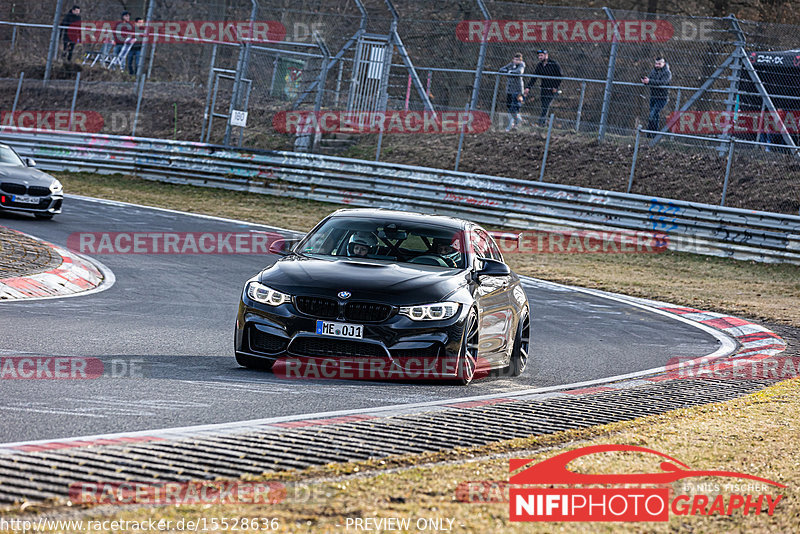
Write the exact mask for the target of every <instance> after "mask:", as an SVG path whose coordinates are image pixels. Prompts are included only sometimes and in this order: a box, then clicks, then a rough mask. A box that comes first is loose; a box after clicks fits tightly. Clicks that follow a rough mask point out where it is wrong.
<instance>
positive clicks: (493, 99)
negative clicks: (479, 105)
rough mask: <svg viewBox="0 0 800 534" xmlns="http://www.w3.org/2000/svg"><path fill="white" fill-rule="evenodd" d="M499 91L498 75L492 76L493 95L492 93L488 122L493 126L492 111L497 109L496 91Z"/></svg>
mask: <svg viewBox="0 0 800 534" xmlns="http://www.w3.org/2000/svg"><path fill="white" fill-rule="evenodd" d="M499 89H500V75H499V74H495V76H494V93H492V111H491V113H490V114H489V122H491V123H492V126H494V110H495V109H496V107H497V91H498V90H499Z"/></svg>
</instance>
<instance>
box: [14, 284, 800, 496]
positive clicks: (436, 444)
mask: <svg viewBox="0 0 800 534" xmlns="http://www.w3.org/2000/svg"><path fill="white" fill-rule="evenodd" d="M532 282H533V281H532V280H530V279H529V280H528V283H532ZM540 283H544V282H540ZM581 291H586V292H594V293H602V292H596V291H593V290H581ZM605 295H606V296H608V298H616V299H622V300H627V301H629V302H631V303H632V304H634V305H637V306H642V307H649V308H651V309H653V311H654V312H656V313H662V314H664V313H668V314H672V315H674V316H675V318H676V319H677V320H683V321H690V322H693V323H695V324H696V326H697V327H698V328H703V329H710V328H713V329H714V330H715V332H716V333H717V335H718V337H719V338H720V339H721V340H722V341H723V342H722V347H721V349H720V350H717V351H716V352H715V353H714V355H713V356H712V357H713V358H716V359H717V361H719V362H723V364H724V365H725V366H736V365H747V364H750V363H752V362H758V361H762V360H764V359H765V358H769V357H772V356H774V355H776V354H778V353H780V352H782V351H783V350H785V348H786V344H785V343H784V342H783V340H782V339H781V338H780V337H778V336H777V335H776V334H774V333H773V332H771V331H769V330H768V329H766V328H764V327H762V326H760V325H756V324H753V323H750V322H748V321H745V320H743V319H739V318H736V317H730V316H726V315H723V314H718V313H711V312H702V311H700V310H695V309H691V308H676V307H670V306H669V305H667V304H665V303H659V302H655V301H647V300H644V299H635V298H632V297H624V296H621V295H611V294H605ZM676 376H677V375H676V374H675V373H674V369H672V370H670V369H663V368H662V369H653V370H650V371H649V372H647V371H645V372H641V373H633V374H631V375H627V376H624V377H623V376H621V377H612V378H610V379H606V380H604V381H600V380H598V381H595V382H591V383H584V384H573V385H572V386H571V388H570V387H569V386H564V387H562V388H560V389H559V388H549V389H547V390H544V389H539V390H527V391H517V392H513V393H507V394H503V395H500V394H495V395H486V396H480V397H471V398H463V399H460V400H456V401H453V400H449V401H436V402H431V403H423V404H419V405H400V406H387V407H380V408H372V409H362V410H352V411H347V412H335V413H334V412H330V413H325V414H314V415H304V416H291V417H280V418H274V419H264V420H257V421H244V422H240V423H227V424H220V425H207V426H202V427H186V428H176V429H165V430H154V431H147V432H130V433H124V434H116V435H103V436H91V437H84V438H74V439H65V440H55V441H40V442H27V443H15V444H13V443H11V444H3V445H0V503H3V504H12V503H16V502H21V501H43V500H47V499H64V498H66V497H67V496H68V495H69V488H70V485H72V484H75V483H81V482H84V483H97V482H103V483H112V484H113V483H123V482H138V483H140V484H142V483H143V484H159V483H165V482H185V481H189V480H210V479H214V478H226V479H230V478H237V477H240V476H242V475H246V474H249V475H262V474H263V475H266V476H267V477H268V476H269V473H270V472H278V471H285V470H292V469H303V468H306V467H311V466H317V465H324V464H328V463H331V462H349V461H358V460H368V459H379V458H386V457H388V456H392V455H398V454H416V453H424V452H436V451H445V450H450V449H452V448H454V447H471V446H480V445H486V444H490V443H494V442H498V441H502V440H507V439H512V438H523V437H531V436H538V435H546V434H552V433H555V432H559V431H562V430H570V429H580V428H588V427H591V426H595V425H601V424H605V423H611V422H616V421H625V420H630V419H634V418H636V417H642V416H646V415H655V414H660V413H664V412H667V411H670V410H675V409H678V408H686V407H692V406H698V405H702V404H707V403H712V402H721V401H727V400H731V399H735V398H737V397H741V396H743V395H747V394H749V393H753V392H756V391H758V390H761V389H763V388H765V387H767V386H769V385H771V384H773V383H775V382H777V381H779V378H775V379H771V378H770V379H755V380H754V379H737V380H731V379H717V378H710V377H709V378H702V377H700V376H697V375H695V376H693V377H692V378H690V379H676ZM732 376H733V375H732Z"/></svg>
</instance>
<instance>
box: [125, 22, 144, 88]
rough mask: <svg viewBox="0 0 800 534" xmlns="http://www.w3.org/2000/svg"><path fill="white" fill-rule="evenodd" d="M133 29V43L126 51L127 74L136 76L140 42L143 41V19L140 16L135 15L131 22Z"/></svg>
mask: <svg viewBox="0 0 800 534" xmlns="http://www.w3.org/2000/svg"><path fill="white" fill-rule="evenodd" d="M133 29H134V35H133V37H134V39H136V40H135V41H134V42H133V45H132V46H131V51H130V52H128V58H127V64H128V65H127V66H128V74H130V75H131V76H136V73H138V72H139V59H140V57H141V55H142V43H143V42H144V34H145V32H144V19H143V18H142V17H136V21H135V22H134V23H133Z"/></svg>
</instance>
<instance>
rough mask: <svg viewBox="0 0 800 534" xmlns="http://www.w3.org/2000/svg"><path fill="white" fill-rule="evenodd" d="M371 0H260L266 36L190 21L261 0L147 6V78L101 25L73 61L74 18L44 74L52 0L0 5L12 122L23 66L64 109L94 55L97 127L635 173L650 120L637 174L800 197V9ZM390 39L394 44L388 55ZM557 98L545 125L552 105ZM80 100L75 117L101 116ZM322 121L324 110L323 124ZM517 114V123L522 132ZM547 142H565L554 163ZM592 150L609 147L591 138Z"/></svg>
mask: <svg viewBox="0 0 800 534" xmlns="http://www.w3.org/2000/svg"><path fill="white" fill-rule="evenodd" d="M550 3H553V2H550ZM80 4H81V8H82V10H81V16H82V19H83V21H84V22H91V23H94V24H96V25H101V24H102V23H104V22H108V23H109V24H114V23H116V22H117V21H118V20H119V18H120V14H121V13H120V12H121V8H120V4H119V3H118V2H112V1H110V0H89V1H88V2H80ZM363 4H364V11H363V12H362V11H361V10H360V9H359V6H358V5H357V4H356V2H354V1H353V0H328V1H321V0H294V1H290V0H258V2H257V5H256V8H257V9H256V11H255V20H256V21H257V22H264V23H265V24H266V26H265V27H267V28H269V32H268V33H269V37H270V38H269V39H261V40H250V41H249V43H250V44H249V45H248V46H247V50H245V47H244V44H243V43H244V42H245V41H248V38H246V37H244V38H240V37H241V36H239V35H237V34H236V31H234V32H233V33H228V34H226V33H225V31H224V27H223V26H224V25H223V26H220V25H219V24H217V26H216V28H217V32H216V33H214V34H213V36H212V37H214V38H212V39H203V38H202V37H203V36H202V35H200V34H198V35H197V36H196V38H192V32H191V31H189V30H191V29H192V28H194V30H195V31H196V32H197V31H198V30H199V28H200V25H201V24H203V23H220V22H225V23H226V24H236V23H244V24H245V26H246V24H247V23H248V21H249V20H250V18H251V17H252V16H253V2H251V1H250V0H224V1H223V0H213V1H208V2H201V3H193V4H191V5H190V6H188V5H187V4H186V3H180V2H163V1H159V0H156V1H155V3H154V4H153V9H152V12H151V18H152V21H153V22H154V23H155V26H154V28H155V29H154V30H153V33H155V34H157V36H156V37H155V38H154V39H153V42H148V43H147V44H146V45H145V47H146V48H144V49H143V53H144V54H143V57H142V60H141V63H140V69H138V73H137V76H136V77H134V76H132V75H130V74H128V65H127V64H123V65H117V66H116V67H113V66H112V68H109V60H110V59H109V57H110V56H112V55H113V54H110V53H109V48H110V45H108V44H106V43H103V42H102V39H101V40H98V39H88V38H86V39H81V42H79V43H77V44H76V46H75V49H74V52H73V58H72V61H70V62H68V61H65V58H64V57H63V55H62V54H61V51H62V47H63V40H62V37H61V35H59V36H58V39H57V42H56V48H57V50H56V54H55V61H54V63H53V66H52V69H51V72H50V81H49V82H48V83H47V84H44V83H43V78H44V77H45V70H46V69H45V65H46V63H47V58H48V52H49V47H50V39H51V34H52V22H53V18H54V12H53V10H54V3H53V2H49V1H44V0H31V1H30V2H27V3H25V4H24V5H23V4H19V5H17V4H16V3H14V9H13V10H11V9H9V8H8V6H4V7H3V8H2V9H1V10H0V19H3V20H0V48H2V50H0V91H2V101H3V105H2V110H0V111H2V112H3V113H4V115H3V117H4V118H5V120H6V121H7V123H9V121H10V124H11V125H19V121H18V120H17V119H15V118H14V115H13V114H10V111H11V109H12V107H13V101H14V97H15V95H16V90H17V85H18V84H17V82H18V80H19V77H20V73H21V72H23V71H24V73H25V75H24V76H25V78H24V82H23V84H22V86H21V91H20V96H19V98H18V102H17V106H16V108H15V111H16V112H17V115H19V113H20V112H29V114H28V115H25V120H26V121H31V120H32V121H33V123H32V124H37V121H38V123H39V124H50V123H52V124H57V125H58V127H59V128H62V127H63V126H64V124H63V123H62V122H59V121H56V120H55V118H54V117H55V115H53V114H54V113H60V112H65V111H66V112H68V111H69V110H70V109H71V108H72V100H73V94H74V89H75V83H74V82H75V80H76V77H77V75H78V73H80V75H81V81H80V86H79V87H78V92H77V95H76V97H75V110H76V111H77V112H88V111H91V112H93V113H96V114H98V115H99V116H100V117H101V120H100V121H98V120H96V119H95V120H93V121H90V123H91V125H92V127H93V128H98V127H99V130H98V131H99V132H101V133H113V134H123V135H129V134H131V133H133V131H134V130H133V125H134V123H135V124H136V131H135V133H136V135H143V136H156V137H167V138H177V139H183V140H204V141H206V140H207V141H209V142H212V143H228V144H231V145H237V144H239V143H241V144H242V145H244V146H249V147H257V148H265V149H282V150H321V151H328V152H331V153H337V154H341V155H345V156H352V157H363V158H368V159H373V158H375V157H376V156H377V157H379V158H381V159H384V160H388V161H398V162H402V163H412V164H421V165H434V166H440V167H447V168H453V167H455V165H456V161H459V160H460V164H461V165H462V169H463V170H473V171H476V172H484V173H490V174H491V173H506V174H509V175H513V176H516V177H522V178H526V179H530V180H536V179H538V178H539V177H540V176H542V177H543V178H544V179H546V180H555V179H558V180H562V181H564V182H568V183H572V184H576V185H586V186H589V187H601V188H608V189H613V190H620V191H625V190H627V189H628V182H629V179H628V178H629V172H630V166H631V164H632V163H633V157H634V152H635V150H634V145H635V139H636V132H637V128H638V127H641V128H643V129H644V130H645V131H644V132H642V134H641V136H640V140H639V152H638V154H637V161H636V165H635V168H634V172H633V176H634V179H633V181H632V183H631V185H630V188H631V192H635V193H642V194H649V195H662V196H667V197H672V198H681V199H686V200H698V201H705V202H711V203H719V202H721V201H723V198H722V196H723V190H724V191H725V199H724V201H725V203H726V204H728V205H734V206H738V207H747V208H752V209H768V210H776V211H783V212H788V213H797V212H798V210H800V199H798V189H799V188H798V187H797V183H798V182H797V178H798V176H797V174H798V171H797V170H796V169H797V163H796V161H797V159H796V157H795V156H796V154H797V151H796V150H795V149H794V148H793V147H792V146H791V143H793V142H794V143H797V142H800V89H798V88H800V51H794V53H793V52H792V50H793V49H795V48H797V47H798V44H797V34H798V31H797V26H790V25H782V24H774V23H763V22H752V21H747V20H736V19H733V18H730V17H729V18H710V17H689V16H678V15H668V14H648V13H641V12H636V11H625V10H619V9H614V10H607V9H603V8H601V7H563V6H554V5H547V6H543V5H531V4H526V3H522V2H486V6H487V8H488V9H489V20H488V21H484V20H483V19H484V16H483V14H482V12H481V10H480V9H479V6H478V3H477V2H476V1H474V0H470V1H466V2H463V1H455V0H453V1H443V2H423V1H417V0H406V1H402V2H401V1H400V0H398V1H397V2H395V4H396V5H395V7H396V10H397V18H396V19H394V18H393V16H392V12H391V11H390V10H389V9H387V5H386V3H385V2H384V1H383V0H368V1H364V2H363ZM125 5H126V6H127V9H128V10H129V11H131V14H132V17H133V18H135V17H137V16H142V17H144V16H146V14H147V13H148V8H149V3H148V2H146V1H145V0H138V1H132V2H127V3H126V4H125ZM69 7H71V2H65V3H64V9H65V10H66V9H68V8H69ZM64 14H65V13H60V14H58V18H59V20H60V19H61V18H62V17H63V15H64ZM166 22H173V23H179V24H178V25H177V26H175V27H172V28H171V27H168V26H165V25H164V24H165V23H166ZM212 26H213V24H212ZM393 28H395V29H396V34H393V33H392V29H393ZM239 29H240V30H241V26H240V27H239ZM242 31H244V30H242ZM275 32H277V33H275ZM175 34H177V35H182V36H183V37H187V36H188V37H189V38H188V39H178V38H175ZM170 36H172V37H170ZM107 37H108V35H106V38H107ZM198 38H199V40H198ZM484 40H485V41H486V42H485V44H483V41H484ZM324 48H327V50H328V52H329V54H330V57H329V58H328V61H327V62H326V61H325V59H324V55H325V52H324ZM543 49H546V50H547V51H548V62H550V63H553V62H556V63H558V65H559V66H560V70H561V76H560V77H559V78H558V80H557V81H558V82H559V83H558V84H557V85H558V87H557V89H556V91H555V92H553V91H552V89H550V86H549V85H548V86H547V87H545V89H547V91H549V93H548V92H547V91H544V90H543V89H542V86H543V84H544V83H545V82H547V80H552V78H547V77H542V76H539V77H538V78H537V77H535V76H534V72H535V71H536V68H537V65H538V64H539V63H540V59H539V57H538V54H537V52H538V51H539V50H543ZM382 50H383V51H382ZM384 52H388V53H389V54H390V56H391V58H390V59H391V61H390V63H387V64H386V65H384V62H385V61H389V57H388V56H387V55H385V54H384ZM740 52H742V54H740ZM517 53H521V54H522V56H523V60H524V62H525V72H524V75H523V84H524V86H528V85H529V84H531V82H533V81H536V84H535V85H532V86H531V89H530V91H529V92H528V94H527V95H526V96H525V98H524V101H523V102H522V104H521V108H520V114H521V119H522V121H521V123H517V122H514V123H512V122H511V121H510V117H511V116H510V115H509V113H508V111H509V108H508V104H509V102H508V99H507V90H506V89H507V82H508V80H509V79H510V78H511V77H512V76H511V75H509V74H507V73H503V72H500V69H501V68H502V67H503V66H505V65H507V64H508V63H509V62H510V61H511V59H512V57H513V56H514V55H515V54H517ZM657 56H663V57H664V58H665V59H666V62H667V63H668V65H669V68H670V70H671V73H672V79H671V81H670V82H669V84H668V87H666V88H664V90H663V91H662V94H663V95H665V98H663V100H665V102H664V105H663V109H661V110H656V111H658V112H657V113H654V110H653V102H652V97H653V95H654V94H656V93H657V91H655V89H654V87H653V86H652V85H651V84H647V85H646V84H644V83H643V81H642V78H643V77H645V76H650V75H651V71H652V70H653V68H654V60H655V58H656V57H657ZM481 64H482V69H481V71H480V72H478V66H479V65H481ZM748 64H750V65H752V69H753V71H754V72H756V73H757V74H758V75H759V79H758V80H754V79H753V78H752V76H751V75H750V74H749V71H750V68H749V67H748ZM412 66H413V68H411V67H412ZM120 67H121V68H120ZM386 68H388V69H389V70H388V71H387V70H385V69H386ZM142 82H144V83H143V84H142ZM648 85H650V86H648ZM764 91H765V92H767V93H768V94H769V95H771V98H770V99H766V98H764V95H763V94H762V92H764ZM543 94H544V95H547V96H548V98H546V99H543V98H542V96H543ZM139 95H141V98H139ZM473 103H474V107H472V108H471V109H472V111H473V112H474V113H476V114H483V115H481V116H479V115H474V116H471V117H470V118H469V121H473V120H475V117H478V119H479V120H478V122H480V121H481V120H483V119H482V118H481V117H484V116H485V117H486V119H487V122H486V123H485V124H484V123H482V124H483V125H484V126H487V125H488V126H487V127H486V128H483V127H482V128H478V129H477V130H471V129H470V128H469V127H464V128H462V127H461V126H460V125H461V124H462V123H461V122H458V120H456V121H455V122H452V121H451V122H447V123H446V124H449V128H442V127H438V128H431V129H430V131H420V130H419V129H418V128H416V129H415V127H410V126H409V125H412V126H413V124H412V123H414V121H413V120H411V119H409V118H408V117H409V114H412V118H413V117H417V119H418V120H419V121H422V122H423V123H424V120H425V111H426V110H427V109H428V106H429V105H430V106H432V109H433V110H435V112H436V114H437V117H439V118H440V119H441V118H442V117H444V118H445V119H444V120H445V121H447V120H449V119H451V118H453V117H458V115H453V114H454V113H461V112H464V110H465V107H468V106H471V105H472V104H473ZM543 103H544V104H548V106H544V109H545V110H546V113H545V114H544V115H545V117H542V115H543V113H542V110H543V106H542V104H543ZM512 104H513V102H512ZM384 107H385V109H386V111H387V114H386V117H382V118H380V121H383V122H381V124H384V125H389V124H390V121H391V120H395V119H397V120H396V125H400V127H399V128H395V127H391V128H390V127H389V126H386V128H385V133H384V135H378V134H377V133H376V130H375V129H374V128H373V129H369V128H368V129H366V130H364V131H358V130H356V131H352V129H351V130H347V133H343V132H342V131H341V130H342V128H341V126H342V125H343V124H344V123H343V122H341V121H340V122H338V123H337V125H338V126H337V128H338V129H337V128H333V129H331V130H330V131H327V130H325V128H321V127H318V124H317V123H315V122H314V121H313V120H312V121H311V123H309V122H307V121H309V120H311V119H309V115H308V114H309V113H311V114H312V116H313V114H314V113H316V115H315V116H316V117H317V118H318V117H319V114H320V113H345V114H346V113H350V112H365V111H370V112H382V111H383V109H384ZM512 109H513V106H512ZM234 110H237V111H246V112H247V114H248V115H247V121H246V126H245V127H241V126H232V127H231V126H229V124H228V123H229V116H230V114H231V112H232V111H234ZM773 110H774V111H773ZM31 113H33V115H31ZM48 113H50V115H48ZM292 113H294V114H295V115H291V114H292ZM303 113H305V114H306V115H302V114H303ZM448 113H450V115H447V114H448ZM297 114H300V115H297ZM413 114H416V115H413ZM550 114H552V115H554V121H553V125H552V131H551V132H549V134H550V135H551V142H548V141H547V136H548V127H547V122H546V120H542V119H546V118H547V116H549V115H550ZM298 116H301V117H304V119H303V120H305V121H306V122H305V123H303V124H305V125H306V130H305V133H304V134H302V135H297V132H296V131H291V132H287V128H286V125H287V120H288V121H289V122H291V120H295V119H297V117H298ZM9 117H11V118H10V119H9ZM77 117H78V119H82V118H84V115H78V116H77ZM287 117H288V119H287ZM74 119H75V117H74V116H73V121H72V124H71V125H70V127H71V128H73V129H75V128H78V127H80V125H81V124H84V122H85V121H84V122H81V120H77V121H76V120H74ZM654 119H657V121H656V120H654ZM370 120H372V119H370ZM15 121H16V122H15ZM48 121H49V122H48ZM403 121H405V122H403ZM312 123H314V124H312ZM26 124H31V123H30V122H26ZM309 124H311V126H312V127H318V130H316V131H315V132H314V134H313V135H311V136H310V138H309V135H308V127H309ZM393 124H394V123H393ZM414 124H417V126H418V123H414ZM470 124H471V123H470ZM512 124H513V125H514V126H516V129H515V131H514V132H512V133H510V134H509V133H506V132H505V130H506V128H507V127H509V126H511V125H512ZM98 125H99V126H98ZM454 125H455V126H454ZM439 126H441V124H440V125H439ZM312 129H313V128H312ZM462 130H463V131H464V132H465V133H464V138H463V139H462V138H461V137H462V136H461V131H462ZM648 130H666V134H667V135H659V134H656V133H655V132H648ZM671 134H681V136H677V135H671ZM687 136H689V137H687ZM598 139H602V140H603V141H605V143H602V144H599V143H597V140H598ZM732 139H733V140H734V141H733V142H734V143H735V144H734V147H733V152H732V156H731V155H730V146H731V142H732V141H731V140H732ZM570 143H571V144H570ZM459 147H460V148H461V150H460V151H459ZM546 147H547V149H548V150H549V151H550V160H549V162H548V168H547V169H546V171H545V172H541V169H540V167H539V166H540V165H541V161H542V160H543V158H542V156H543V152H544V151H545V148H546ZM582 151H590V152H591V153H594V154H596V155H597V156H596V157H594V158H583V157H579V156H580V154H582ZM508 158H514V159H516V160H518V161H520V162H521V164H520V165H519V168H515V166H513V165H505V159H508ZM577 160H579V161H580V162H581V163H580V168H578V169H573V170H570V165H569V164H568V163H569V162H570V161H577ZM665 167H666V169H667V170H666V171H665ZM670 170H671V172H667V171H670ZM612 174H613V177H612V176H611V175H612ZM617 175H619V176H617ZM556 177H557V178H556ZM726 177H727V185H726ZM759 191H760V192H761V193H762V194H761V195H760V196H759V195H758V194H756V193H757V192H759ZM765 192H769V194H768V195H765V194H764V193H765Z"/></svg>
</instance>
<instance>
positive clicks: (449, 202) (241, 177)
mask: <svg viewBox="0 0 800 534" xmlns="http://www.w3.org/2000/svg"><path fill="white" fill-rule="evenodd" d="M0 141H2V142H5V143H8V144H10V145H12V146H14V147H15V148H16V149H17V150H18V151H19V152H20V154H22V155H23V156H29V157H33V158H35V159H36V160H37V162H39V165H40V167H41V168H43V169H46V170H54V171H86V172H97V173H120V172H122V173H129V174H133V175H136V176H139V177H142V178H146V179H151V180H158V181H163V182H170V183H183V184H192V185H198V186H206V187H220V188H225V189H234V190H240V191H249V192H254V193H264V194H273V195H286V196H291V197H295V198H305V199H311V200H319V201H326V202H333V203H338V204H346V205H353V206H371V207H386V208H394V209H405V210H418V211H422V212H436V213H439V214H446V215H454V216H460V217H465V218H469V219H471V220H475V221H479V222H481V223H484V224H486V225H491V226H505V227H513V228H523V229H531V228H536V229H546V228H550V227H553V226H565V225H566V226H571V227H576V228H583V229H595V230H597V229H599V230H609V229H627V230H635V231H647V232H655V233H663V234H666V235H667V236H668V248H670V249H672V250H680V251H687V252H694V253H701V254H710V255H717V256H729V257H734V258H737V259H748V260H758V261H769V262H790V263H796V264H800V216H795V215H783V214H779V213H771V212H763V211H751V210H743V209H737V208H726V207H720V206H714V205H709V204H701V203H695V202H685V201H678V200H669V199H664V198H658V197H648V196H643V195H633V194H625V193H618V192H613V191H605V190H600V189H588V188H582V187H575V186H566V185H558V184H551V183H543V182H536V181H526V180H520V179H513V178H504V177H499V176H489V175H483V174H473V173H463V172H454V171H448V170H440V169H431V168H425V167H416V166H409V165H399V164H391V163H380V162H372V161H363V160H353V159H347V158H339V157H332V156H321V155H315V154H304V153H294V152H267V151H256V150H247V149H230V148H227V147H221V146H216V145H207V144H202V143H193V142H183V141H170V140H162V139H147V138H132V137H120V136H108V135H99V134H79V133H70V132H35V131H20V130H19V129H16V130H15V129H9V128H2V127H0Z"/></svg>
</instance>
